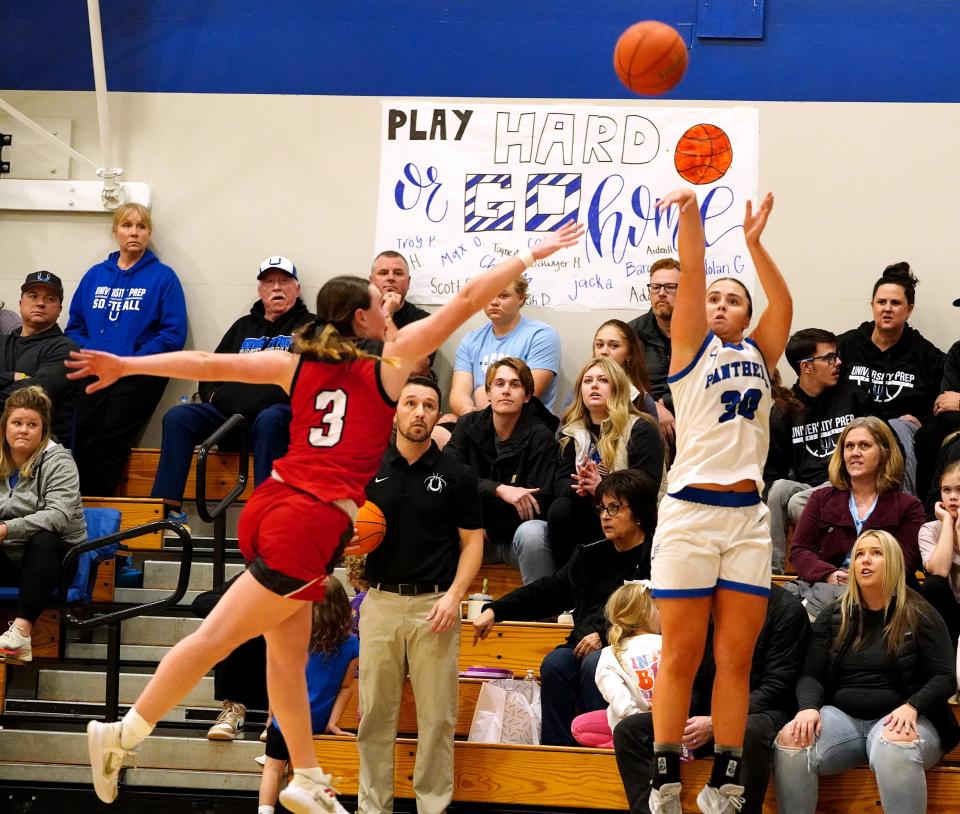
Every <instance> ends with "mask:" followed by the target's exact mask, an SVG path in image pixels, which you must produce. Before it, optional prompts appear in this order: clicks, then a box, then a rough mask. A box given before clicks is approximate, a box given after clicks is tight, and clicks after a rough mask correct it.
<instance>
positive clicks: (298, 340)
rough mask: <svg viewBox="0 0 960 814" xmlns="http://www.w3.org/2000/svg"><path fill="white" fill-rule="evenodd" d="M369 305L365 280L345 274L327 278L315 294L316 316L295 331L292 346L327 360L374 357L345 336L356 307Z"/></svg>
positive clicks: (349, 329)
mask: <svg viewBox="0 0 960 814" xmlns="http://www.w3.org/2000/svg"><path fill="white" fill-rule="evenodd" d="M369 307H370V283H369V282H368V281H367V280H364V279H363V278H362V277H352V276H349V275H342V276H340V277H334V278H333V279H331V280H328V281H327V282H326V283H324V284H323V287H322V288H321V289H320V291H319V293H318V294H317V319H316V320H314V321H313V322H309V323H307V324H306V325H305V326H304V327H303V328H301V329H300V330H299V331H297V333H296V334H295V337H294V350H295V351H296V352H298V353H303V354H308V355H311V356H315V357H316V358H318V359H325V360H328V361H331V362H342V361H347V360H349V359H378V358H379V357H378V356H376V355H374V354H372V353H367V352H366V351H363V350H360V349H359V348H358V347H357V346H356V344H355V343H354V342H353V341H352V340H351V339H349V337H351V336H353V334H354V329H353V317H354V314H356V312H357V310H358V309H359V310H362V311H363V310H366V309H367V308H369Z"/></svg>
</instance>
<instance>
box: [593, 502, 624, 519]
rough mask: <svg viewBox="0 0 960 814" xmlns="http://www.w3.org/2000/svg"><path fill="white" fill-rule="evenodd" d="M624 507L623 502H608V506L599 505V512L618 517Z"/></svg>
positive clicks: (599, 513)
mask: <svg viewBox="0 0 960 814" xmlns="http://www.w3.org/2000/svg"><path fill="white" fill-rule="evenodd" d="M622 508H623V504H622V503H608V504H607V505H606V506H597V514H598V515H601V516H603V513H604V512H606V513H607V514H608V515H610V517H616V516H617V515H618V514H620V509H622Z"/></svg>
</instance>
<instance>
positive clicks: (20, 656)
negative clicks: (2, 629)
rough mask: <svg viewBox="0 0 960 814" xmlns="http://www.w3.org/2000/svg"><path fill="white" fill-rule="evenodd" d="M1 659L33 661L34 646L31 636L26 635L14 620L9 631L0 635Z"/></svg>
mask: <svg viewBox="0 0 960 814" xmlns="http://www.w3.org/2000/svg"><path fill="white" fill-rule="evenodd" d="M0 659H16V660H17V661H33V648H32V647H31V645H30V637H29V636H24V635H23V633H22V631H21V630H20V628H18V627H16V626H15V625H14V624H13V622H11V623H10V627H9V628H8V629H7V632H6V633H4V634H3V635H2V636H0Z"/></svg>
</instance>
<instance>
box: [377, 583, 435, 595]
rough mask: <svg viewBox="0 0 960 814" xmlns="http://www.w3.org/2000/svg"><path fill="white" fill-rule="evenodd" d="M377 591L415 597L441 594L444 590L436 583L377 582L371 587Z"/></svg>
mask: <svg viewBox="0 0 960 814" xmlns="http://www.w3.org/2000/svg"><path fill="white" fill-rule="evenodd" d="M373 587H374V588H376V589H377V590H378V591H389V592H390V593H392V594H400V596H417V595H418V594H441V593H443V592H444V591H446V590H447V589H446V588H441V587H440V585H439V583H436V582H398V583H392V582H377V583H375V584H374V585H373Z"/></svg>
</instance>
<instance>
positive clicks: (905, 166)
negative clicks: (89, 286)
mask: <svg viewBox="0 0 960 814" xmlns="http://www.w3.org/2000/svg"><path fill="white" fill-rule="evenodd" d="M0 96H2V97H3V98H4V99H6V100H7V101H9V102H10V103H12V104H13V105H15V106H17V107H18V108H19V109H21V110H22V111H23V112H24V113H26V114H27V115H30V116H32V117H40V118H42V117H67V118H70V119H72V120H73V122H74V131H73V133H74V136H73V146H74V147H75V148H77V149H79V150H80V151H81V152H82V153H84V154H85V155H87V156H89V157H91V158H94V159H96V156H97V154H98V134H97V124H96V109H95V103H94V97H93V94H92V93H30V92H7V93H5V92H3V91H0ZM598 104H603V103H598ZM648 104H657V103H650V102H647V101H644V105H648ZM661 104H669V103H661ZM716 104H718V105H723V104H724V103H722V102H718V103H716ZM740 104H742V103H740ZM111 105H112V118H113V122H114V127H115V129H114V141H115V147H114V149H115V152H116V160H117V163H119V164H120V165H121V166H123V167H124V168H125V170H126V173H125V179H126V180H136V181H145V182H147V183H149V184H150V185H151V187H152V190H153V195H154V202H153V217H154V241H153V244H154V248H155V250H156V251H157V254H158V255H159V256H160V258H161V259H162V260H163V261H164V262H166V263H168V264H169V265H171V266H172V267H173V268H174V269H176V270H177V272H178V274H179V275H180V279H181V281H182V282H183V285H184V289H185V291H186V297H187V309H188V312H189V316H190V337H189V339H188V347H195V348H204V349H212V348H213V347H214V346H215V345H216V344H217V342H218V341H219V339H220V337H221V335H222V334H223V332H224V331H225V330H226V328H227V326H229V324H230V323H231V322H232V321H233V320H234V319H236V318H237V317H238V316H239V315H240V314H241V313H243V312H245V311H246V309H247V308H249V306H250V304H251V302H252V301H253V299H254V298H255V297H256V287H255V282H256V271H257V266H258V264H259V262H260V260H262V259H263V258H264V257H266V256H267V255H271V254H284V255H287V256H289V257H291V258H292V259H293V260H294V262H295V263H296V264H297V266H298V268H299V269H300V272H301V278H302V281H303V286H304V297H305V299H306V301H307V303H308V304H309V305H311V307H312V304H313V301H314V299H315V296H316V292H317V289H318V288H319V286H320V285H321V284H322V282H323V281H324V280H325V279H327V278H328V277H330V276H332V275H334V274H343V273H352V274H366V273H367V271H368V269H369V262H370V259H371V258H372V257H373V255H374V254H375V253H376V252H377V251H379V250H380V249H382V248H388V247H378V246H374V243H373V242H374V226H375V223H374V220H375V216H376V194H377V192H376V191H377V179H378V160H379V146H378V145H379V123H380V118H379V114H380V99H379V98H375V97H314V96H249V95H247V96H241V95H236V96H234V95H187V94H119V93H118V94H112V95H111ZM696 105H697V106H698V107H699V106H705V103H702V102H697V103H696ZM757 107H759V109H760V111H761V114H760V134H761V139H760V143H761V156H760V183H761V188H762V190H764V191H765V190H767V189H772V190H773V191H774V192H775V193H776V196H777V203H776V207H775V211H774V214H773V217H772V219H771V222H770V225H769V226H768V229H767V238H766V244H767V246H768V248H769V249H770V252H771V254H772V255H773V256H774V258H776V260H777V261H778V262H779V263H780V265H781V267H782V269H783V271H784V273H785V275H786V277H787V280H788V281H789V283H790V286H791V289H792V291H793V294H794V299H795V316H794V328H795V329H799V328H805V327H823V328H828V329H830V330H834V331H838V332H839V331H842V330H845V329H847V328H850V327H852V326H854V325H856V324H858V323H859V322H860V321H862V320H864V319H868V318H869V313H870V312H869V306H868V300H869V296H870V290H871V287H872V284H873V281H874V280H875V279H876V278H877V277H878V276H879V273H880V271H882V269H883V267H884V266H885V265H887V264H888V263H891V262H895V261H898V260H902V259H906V260H909V261H910V263H911V264H912V266H913V267H914V270H915V271H916V273H917V274H918V276H919V277H920V279H921V285H920V288H919V289H918V301H917V302H918V304H917V310H916V313H915V318H914V319H913V320H911V322H912V324H913V325H914V326H915V327H917V328H919V329H920V330H921V331H922V332H923V333H924V334H925V335H926V336H927V337H928V338H930V339H931V340H932V341H933V342H935V343H936V344H938V345H939V346H940V347H941V348H943V349H944V350H946V349H947V348H948V347H949V346H950V345H951V344H952V343H953V342H954V341H955V340H956V339H958V338H960V337H958V333H960V332H958V331H957V330H956V327H955V326H956V324H957V322H956V319H955V317H956V315H957V312H956V309H954V308H953V307H952V306H951V302H952V301H953V299H954V298H956V297H960V279H957V280H956V281H955V279H954V278H955V277H956V275H954V274H952V273H951V272H952V269H953V266H954V265H955V263H956V259H955V254H956V251H955V249H954V248H953V246H952V245H951V242H950V241H951V238H952V237H953V235H954V234H955V233H956V231H957V230H958V229H960V226H958V217H957V215H958V208H957V205H956V204H955V191H954V187H955V184H953V183H952V176H951V174H950V173H951V167H952V165H951V152H950V149H951V145H952V144H953V142H954V141H955V136H954V134H955V133H957V132H958V131H960V106H958V105H917V104H911V105H907V104H904V105H889V104H802V103H758V104H757ZM0 124H2V119H0ZM0 130H2V126H0ZM72 169H73V173H74V174H73V178H90V177H92V175H91V174H89V173H88V172H87V170H86V168H85V167H78V166H77V164H76V162H74V163H73V167H72ZM0 183H3V181H2V180H0ZM109 230H110V216H109V215H108V214H103V215H100V214H82V213H76V214H53V213H43V212H9V211H0V299H3V300H5V301H6V302H7V303H8V305H11V304H15V303H16V301H17V298H18V297H19V286H20V283H21V282H22V280H23V277H24V276H25V275H26V274H27V273H29V272H30V271H34V270H36V269H39V268H46V269H49V270H51V271H54V272H55V273H57V274H59V275H60V276H61V277H62V278H63V280H64V284H65V287H66V290H67V303H65V305H68V304H69V297H70V294H71V292H72V291H73V290H74V289H75V287H76V283H77V281H78V280H79V279H80V277H81V276H82V274H83V273H84V271H85V270H86V269H87V268H89V266H91V265H92V264H93V263H95V262H97V261H99V260H101V259H103V257H104V256H106V254H107V253H108V252H110V251H112V250H113V249H114V248H115V247H114V246H113V244H112V242H111V239H110V234H109ZM759 304H760V303H759V302H758V305H759ZM530 313H531V315H535V316H536V317H537V318H539V319H543V320H545V321H547V322H549V323H551V324H553V325H555V326H556V327H557V328H558V329H559V330H561V333H562V336H563V350H564V357H563V372H562V375H563V380H562V382H561V387H562V391H561V392H562V393H563V391H566V390H567V388H568V387H569V383H570V379H571V378H572V377H573V376H574V375H575V374H576V371H577V369H578V368H579V366H580V365H581V364H582V362H583V361H584V359H585V358H586V354H587V352H588V350H589V346H590V340H591V338H592V336H593V331H594V328H595V326H596V325H597V324H599V323H600V322H601V321H603V320H604V319H608V318H610V317H612V316H621V317H625V318H631V317H633V316H635V315H636V313H635V312H620V311H604V312H602V313H598V314H597V315H596V317H595V318H591V317H590V316H589V315H585V314H582V313H581V314H569V313H564V312H556V311H553V310H551V309H531V311H530ZM481 321H482V316H481V317H480V318H476V317H475V318H474V320H473V321H472V322H471V323H469V324H468V326H466V327H467V328H471V327H474V326H475V325H477V324H480V322H481ZM65 324H66V317H65V316H64V317H63V318H62V319H61V325H65ZM465 330H466V329H465ZM462 333H463V331H461V332H460V333H459V334H458V335H457V336H455V337H453V338H452V339H451V340H450V342H449V343H448V344H447V345H446V346H445V347H444V348H443V349H442V351H441V353H440V356H439V357H438V358H439V362H438V370H439V371H440V375H441V382H442V383H443V384H444V385H445V386H446V383H447V382H448V381H449V370H450V363H451V362H452V358H453V353H454V350H455V347H456V342H457V340H458V339H459V336H460V335H462ZM781 367H782V368H783V367H785V366H783V365H781ZM785 372H786V371H785ZM791 379H792V375H787V376H786V380H787V381H790V380H791ZM193 389H195V388H194V387H193V386H192V385H191V384H188V383H181V382H172V383H171V384H170V386H169V387H168V389H167V396H166V403H167V404H171V403H174V402H176V401H177V399H178V398H179V396H180V394H181V393H184V392H192V391H193ZM565 398H566V396H565V394H564V395H561V397H560V399H559V400H558V401H560V402H562V401H563V400H565ZM160 415H162V411H158V414H157V416H156V417H155V418H154V420H153V421H152V422H151V425H150V427H149V428H148V430H147V432H146V434H145V437H144V443H145V444H147V445H159V437H160V431H159V427H160V424H159V416H160Z"/></svg>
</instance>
